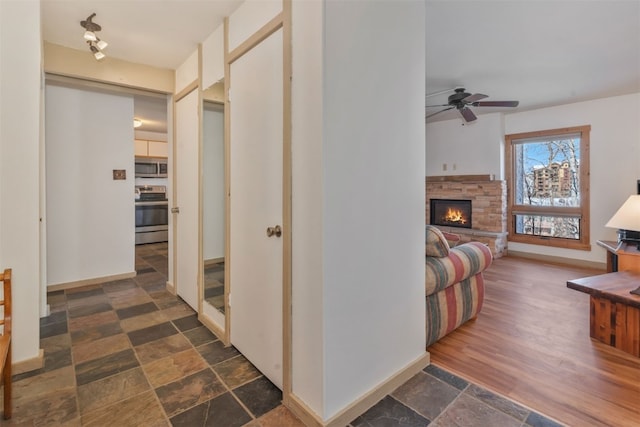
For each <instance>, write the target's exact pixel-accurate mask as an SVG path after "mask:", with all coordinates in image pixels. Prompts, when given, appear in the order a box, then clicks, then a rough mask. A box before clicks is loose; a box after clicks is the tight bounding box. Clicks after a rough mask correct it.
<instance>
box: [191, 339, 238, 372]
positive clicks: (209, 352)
mask: <svg viewBox="0 0 640 427" xmlns="http://www.w3.org/2000/svg"><path fill="white" fill-rule="evenodd" d="M196 350H198V352H199V353H200V354H201V355H202V357H204V360H206V361H207V363H209V365H211V366H214V365H216V364H218V363H220V362H224V361H225V360H227V359H231V358H232V357H236V356H237V355H239V354H240V352H238V350H236V348H235V347H234V346H229V347H225V346H224V344H223V343H222V341H215V342H212V343H208V344H205V345H202V346H200V347H197V348H196Z"/></svg>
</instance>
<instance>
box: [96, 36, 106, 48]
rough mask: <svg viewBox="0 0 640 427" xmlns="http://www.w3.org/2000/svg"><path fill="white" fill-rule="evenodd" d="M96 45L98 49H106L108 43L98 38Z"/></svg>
mask: <svg viewBox="0 0 640 427" xmlns="http://www.w3.org/2000/svg"><path fill="white" fill-rule="evenodd" d="M96 46H97V47H98V49H100V50H104V49H106V48H107V46H109V43H107V42H106V41H104V40H100V39H98V41H97V43H96Z"/></svg>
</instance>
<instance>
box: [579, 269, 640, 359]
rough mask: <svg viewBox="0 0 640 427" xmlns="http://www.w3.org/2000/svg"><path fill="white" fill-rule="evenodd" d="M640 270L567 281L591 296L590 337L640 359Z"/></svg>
mask: <svg viewBox="0 0 640 427" xmlns="http://www.w3.org/2000/svg"><path fill="white" fill-rule="evenodd" d="M638 286H640V271H638V272H636V271H618V272H615V273H607V274H601V275H599V276H592V277H585V278H582V279H575V280H569V281H567V287H568V288H571V289H575V290H577V291H580V292H585V293H588V294H589V295H590V298H589V300H590V303H589V305H590V316H589V335H590V336H591V338H593V339H596V340H598V341H600V342H602V343H605V344H607V345H610V346H612V347H615V348H617V349H620V350H622V351H624V352H627V353H630V354H632V355H634V356H636V357H640V296H638V295H634V294H631V293H630V291H631V290H632V289H635V288H637V287H638Z"/></svg>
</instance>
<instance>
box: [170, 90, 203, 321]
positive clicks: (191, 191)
mask: <svg viewBox="0 0 640 427" xmlns="http://www.w3.org/2000/svg"><path fill="white" fill-rule="evenodd" d="M198 111H199V105H198V91H197V90H194V91H192V92H191V93H190V94H188V95H187V96H185V97H184V98H182V99H180V100H179V101H178V102H177V103H176V107H175V115H176V140H175V143H176V146H177V150H176V158H175V159H174V165H175V180H174V185H175V188H176V192H175V194H176V197H175V202H174V206H175V207H177V208H178V209H179V210H180V212H179V213H174V214H173V219H174V221H175V224H176V229H175V235H174V239H175V240H176V246H175V249H176V251H175V253H176V264H175V283H174V284H175V286H176V292H177V293H178V295H179V296H180V297H181V298H182V299H183V300H185V302H186V303H187V304H189V305H190V306H191V308H193V309H194V310H196V311H198V265H199V264H198V257H199V255H198V241H199V238H198V145H199V141H198V135H199V133H198V126H199V122H198Z"/></svg>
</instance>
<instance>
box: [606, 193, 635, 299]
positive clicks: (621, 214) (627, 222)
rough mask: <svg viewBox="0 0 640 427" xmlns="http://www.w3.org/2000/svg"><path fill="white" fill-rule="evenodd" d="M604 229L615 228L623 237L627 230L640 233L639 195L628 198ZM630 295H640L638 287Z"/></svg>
mask: <svg viewBox="0 0 640 427" xmlns="http://www.w3.org/2000/svg"><path fill="white" fill-rule="evenodd" d="M605 227H610V228H617V229H618V234H619V235H620V234H621V232H622V235H624V233H625V231H627V230H628V231H640V195H633V196H629V198H628V199H627V201H626V202H624V204H623V205H622V206H620V209H618V212H616V213H615V215H613V217H611V219H610V220H609V222H607V224H606V225H605ZM638 250H640V242H638ZM631 293H632V294H636V295H640V286H639V287H638V288H637V289H634V290H632V291H631Z"/></svg>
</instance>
